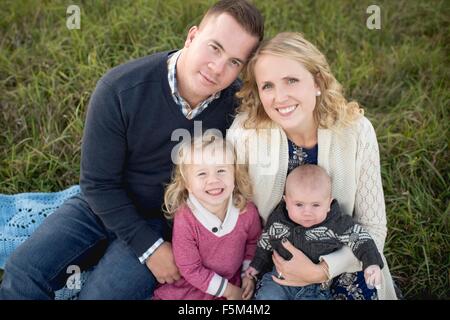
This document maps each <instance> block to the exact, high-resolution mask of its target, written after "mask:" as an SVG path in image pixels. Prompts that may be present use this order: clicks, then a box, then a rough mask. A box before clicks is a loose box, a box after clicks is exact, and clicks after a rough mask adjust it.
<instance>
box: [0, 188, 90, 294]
mask: <svg viewBox="0 0 450 320" xmlns="http://www.w3.org/2000/svg"><path fill="white" fill-rule="evenodd" d="M79 192H80V187H79V186H72V187H70V188H68V189H66V190H63V191H60V192H54V193H20V194H14V195H2V194H0V269H3V268H4V267H5V262H6V260H7V259H8V257H9V255H10V254H11V253H12V252H13V251H14V250H15V249H16V248H17V247H18V246H19V245H20V244H21V243H22V242H24V241H25V240H26V239H27V238H28V237H29V236H30V235H31V234H32V233H33V231H34V230H36V228H37V227H38V226H39V225H40V224H41V223H42V221H43V220H44V219H45V217H47V216H48V215H50V214H52V213H53V211H55V209H57V208H58V207H59V206H60V205H61V204H62V203H63V202H64V201H65V200H67V199H68V198H70V197H72V196H74V195H76V194H78V193H79ZM83 280H84V279H83V276H82V282H83ZM76 293H77V292H74V290H69V289H67V288H64V289H62V290H60V291H58V292H57V293H56V299H73V298H76Z"/></svg>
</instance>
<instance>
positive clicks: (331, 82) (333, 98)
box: [237, 32, 364, 129]
mask: <svg viewBox="0 0 450 320" xmlns="http://www.w3.org/2000/svg"><path fill="white" fill-rule="evenodd" d="M264 54H269V55H274V56H278V57H283V58H288V59H292V60H295V61H297V62H299V63H301V64H302V65H303V66H304V67H305V68H306V69H307V70H308V71H309V72H310V73H311V74H312V75H313V77H314V80H315V82H316V84H317V85H318V86H319V88H320V91H321V95H320V96H318V97H317V99H316V106H315V108H314V112H313V115H314V120H315V122H316V124H317V125H318V127H319V128H324V129H326V128H328V129H336V128H341V127H346V126H348V125H350V124H352V123H353V122H354V121H355V120H356V119H358V118H359V117H360V116H361V115H363V114H364V112H363V109H362V108H360V107H359V105H358V103H357V102H354V101H352V102H347V100H346V99H345V98H344V96H343V93H342V86H341V85H340V84H339V82H338V81H337V80H336V78H335V77H334V76H333V74H332V73H331V69H330V66H329V65H328V62H327V60H326V58H325V56H324V55H323V54H322V53H321V52H320V51H319V50H318V49H317V48H316V47H315V46H314V45H313V44H311V43H310V42H309V41H307V40H306V39H305V38H304V37H303V35H302V34H301V33H296V32H283V33H279V34H278V35H276V36H275V37H274V38H272V39H270V40H268V41H265V42H263V43H262V44H261V45H260V47H259V48H258V49H257V51H256V52H255V54H254V55H253V57H252V58H251V59H250V61H249V62H248V64H247V67H246V68H245V70H244V74H243V79H244V84H243V87H242V89H241V90H240V91H239V92H238V93H237V97H238V98H239V99H240V100H241V105H240V107H239V109H238V113H241V112H244V113H247V114H248V118H247V119H246V120H245V122H244V128H246V129H251V128H257V129H260V128H268V127H273V122H272V120H271V119H270V118H269V116H268V115H267V114H266V112H265V111H264V108H263V106H262V104H261V100H260V98H259V94H258V87H257V84H256V80H255V75H254V68H255V64H256V61H257V60H258V58H259V57H260V56H262V55H264Z"/></svg>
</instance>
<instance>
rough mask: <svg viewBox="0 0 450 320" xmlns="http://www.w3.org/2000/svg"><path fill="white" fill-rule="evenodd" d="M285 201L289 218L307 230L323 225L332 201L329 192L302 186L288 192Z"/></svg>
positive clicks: (291, 188)
mask: <svg viewBox="0 0 450 320" xmlns="http://www.w3.org/2000/svg"><path fill="white" fill-rule="evenodd" d="M284 199H285V201H286V208H287V211H288V213H289V218H291V220H292V221H294V222H295V223H297V224H299V225H301V226H303V227H305V228H309V227H312V226H314V225H317V224H319V223H322V222H323V221H324V220H325V218H326V217H327V213H328V212H329V211H330V205H331V201H332V198H331V195H330V194H329V192H327V191H324V190H320V189H319V188H315V189H312V188H309V187H305V186H301V185H296V186H295V187H294V188H293V187H290V188H289V189H288V190H286V196H285V197H284Z"/></svg>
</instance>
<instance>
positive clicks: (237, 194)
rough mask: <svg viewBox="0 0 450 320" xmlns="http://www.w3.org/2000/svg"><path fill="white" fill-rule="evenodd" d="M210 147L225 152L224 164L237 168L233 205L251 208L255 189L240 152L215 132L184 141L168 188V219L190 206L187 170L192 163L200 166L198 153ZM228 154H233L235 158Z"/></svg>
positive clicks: (164, 208) (166, 211)
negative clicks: (240, 161) (238, 156)
mask: <svg viewBox="0 0 450 320" xmlns="http://www.w3.org/2000/svg"><path fill="white" fill-rule="evenodd" d="M207 148H214V149H213V150H214V152H215V151H216V150H221V151H222V152H224V163H226V164H231V165H233V167H234V185H235V186H234V191H233V204H234V205H235V206H236V207H237V208H238V209H239V210H242V209H244V208H245V207H246V206H247V201H249V200H250V199H251V197H252V187H251V183H250V177H249V175H248V170H247V166H246V165H244V164H238V163H237V161H236V160H237V158H236V152H235V150H234V148H233V146H232V145H231V144H230V143H229V142H227V141H226V140H225V139H223V138H222V137H221V136H219V135H217V134H214V133H205V134H204V135H202V136H197V137H194V138H193V139H189V140H187V141H184V142H183V143H182V144H181V145H180V146H179V149H178V150H177V153H176V157H177V159H176V165H175V168H174V170H173V172H172V180H171V182H170V183H169V184H168V185H167V187H166V190H165V193H164V206H163V212H164V215H165V216H166V218H168V219H173V217H174V215H175V213H176V211H177V210H178V209H179V208H180V207H182V206H183V205H185V204H186V201H187V199H188V197H189V192H188V190H187V188H186V184H187V174H186V172H187V171H186V170H187V167H188V165H189V164H192V163H197V162H196V161H198V157H197V156H196V155H195V153H198V152H199V151H202V152H203V151H204V150H206V149H207ZM228 155H231V156H232V157H231V159H230V157H229V156H228Z"/></svg>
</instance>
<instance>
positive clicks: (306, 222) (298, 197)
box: [246, 164, 383, 300]
mask: <svg viewBox="0 0 450 320" xmlns="http://www.w3.org/2000/svg"><path fill="white" fill-rule="evenodd" d="M283 198H284V201H281V202H280V204H279V205H278V206H277V208H275V210H274V211H273V212H272V213H271V215H270V216H269V219H268V221H267V224H266V226H265V228H264V231H263V233H262V235H261V238H260V240H259V242H258V246H257V250H256V255H255V257H254V258H253V260H252V262H251V264H250V267H249V268H248V269H247V270H246V275H247V276H251V277H255V276H256V275H257V274H258V273H260V272H262V271H264V270H266V271H267V270H270V269H272V271H271V272H268V273H266V274H265V275H264V276H263V277H262V280H261V287H260V289H259V290H258V292H257V293H256V297H255V298H256V299H257V300H305V299H330V297H331V295H330V290H329V286H328V285H326V284H312V285H308V286H304V287H293V286H282V285H279V284H278V283H276V282H275V281H273V280H272V275H275V276H276V277H278V278H281V277H282V276H281V275H280V274H279V273H278V272H277V271H276V270H275V268H274V267H272V266H273V262H272V252H273V250H276V251H277V252H278V253H279V254H280V255H281V256H282V257H283V258H284V259H286V260H289V259H291V258H292V254H291V253H290V252H289V251H287V250H286V249H285V248H284V247H283V245H282V244H281V242H282V241H284V240H286V239H287V240H289V241H290V242H291V243H292V244H293V245H294V246H295V247H296V248H298V249H300V250H302V251H303V252H304V253H305V255H306V256H308V257H309V258H310V259H311V260H312V261H313V262H314V263H318V262H319V260H320V256H322V255H326V254H329V253H331V252H333V251H335V250H338V249H340V248H341V247H342V246H344V245H347V246H349V247H350V248H351V249H352V251H353V253H354V254H355V256H356V257H357V258H358V259H359V260H360V261H361V262H362V264H363V270H364V276H365V280H366V283H367V285H368V286H369V287H375V288H379V285H380V283H381V268H383V261H382V259H381V255H380V253H379V252H378V250H377V247H376V246H375V242H374V241H373V239H372V238H371V237H370V235H369V233H368V232H367V231H366V230H364V229H363V228H362V227H361V226H360V225H358V224H356V223H355V222H354V221H353V220H352V217H350V216H349V215H345V214H341V211H340V209H339V204H338V202H337V201H336V200H335V199H333V198H332V196H331V179H330V177H329V176H328V174H327V173H326V171H325V170H324V169H322V168H321V167H319V166H316V165H309V164H305V165H301V166H298V167H297V168H296V169H294V170H293V171H292V172H291V173H290V174H289V175H288V177H287V180H286V190H285V195H284V197H283Z"/></svg>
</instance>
